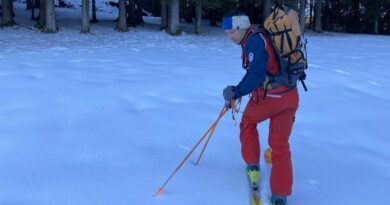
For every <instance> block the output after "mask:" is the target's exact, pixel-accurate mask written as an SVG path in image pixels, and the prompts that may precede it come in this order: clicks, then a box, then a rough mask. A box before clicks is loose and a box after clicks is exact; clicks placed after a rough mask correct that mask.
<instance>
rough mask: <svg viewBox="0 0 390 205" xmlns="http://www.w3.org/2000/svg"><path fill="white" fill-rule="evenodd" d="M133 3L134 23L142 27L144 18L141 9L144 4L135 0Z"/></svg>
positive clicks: (142, 0)
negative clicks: (134, 4) (135, 5)
mask: <svg viewBox="0 0 390 205" xmlns="http://www.w3.org/2000/svg"><path fill="white" fill-rule="evenodd" d="M135 3H136V4H137V9H136V11H135V13H136V18H135V20H136V22H137V25H140V24H141V25H143V24H144V23H145V21H144V18H143V8H144V5H145V2H144V0H136V1H135Z"/></svg>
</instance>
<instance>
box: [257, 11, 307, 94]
mask: <svg viewBox="0 0 390 205" xmlns="http://www.w3.org/2000/svg"><path fill="white" fill-rule="evenodd" d="M264 28H265V29H267V30H268V32H269V34H270V38H271V41H272V43H273V44H274V47H275V50H276V51H277V52H278V53H279V55H280V58H281V59H280V60H281V61H283V62H282V63H283V64H285V65H284V67H285V68H281V69H282V70H284V73H287V80H288V81H289V82H285V83H282V84H289V85H293V84H294V83H295V84H296V83H297V81H298V80H300V81H301V82H302V84H303V86H304V89H305V90H307V88H306V85H305V84H304V82H303V80H304V79H305V78H306V74H305V69H306V68H307V60H306V41H305V42H304V41H303V33H302V29H301V28H300V24H299V18H298V14H297V12H296V11H294V10H293V9H289V8H287V7H286V8H285V9H280V8H276V9H275V10H274V11H273V12H272V13H271V14H270V15H269V16H268V18H267V19H266V20H265V21H264ZM277 81H283V79H281V80H277ZM294 81H295V82H294Z"/></svg>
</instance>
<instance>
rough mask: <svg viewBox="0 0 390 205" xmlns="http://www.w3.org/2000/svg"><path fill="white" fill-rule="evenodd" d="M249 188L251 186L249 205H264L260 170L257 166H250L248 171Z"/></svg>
mask: <svg viewBox="0 0 390 205" xmlns="http://www.w3.org/2000/svg"><path fill="white" fill-rule="evenodd" d="M246 175H247V180H248V186H249V204H250V205H263V203H262V202H261V195H260V187H259V177H260V170H259V167H258V166H257V165H253V166H248V167H247V170H246Z"/></svg>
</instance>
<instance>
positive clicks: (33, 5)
mask: <svg viewBox="0 0 390 205" xmlns="http://www.w3.org/2000/svg"><path fill="white" fill-rule="evenodd" d="M37 1H38V0H37ZM30 2H31V21H33V20H37V19H36V18H35V0H30Z"/></svg>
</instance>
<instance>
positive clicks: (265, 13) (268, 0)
mask: <svg viewBox="0 0 390 205" xmlns="http://www.w3.org/2000/svg"><path fill="white" fill-rule="evenodd" d="M270 13H271V0H265V1H264V6H263V22H264V21H265V19H267V17H268V16H269V14H270Z"/></svg>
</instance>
